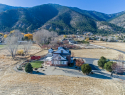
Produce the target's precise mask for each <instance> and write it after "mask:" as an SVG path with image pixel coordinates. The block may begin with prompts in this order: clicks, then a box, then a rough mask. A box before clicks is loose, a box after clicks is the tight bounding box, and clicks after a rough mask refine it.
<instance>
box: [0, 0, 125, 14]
mask: <svg viewBox="0 0 125 95" xmlns="http://www.w3.org/2000/svg"><path fill="white" fill-rule="evenodd" d="M0 3H2V4H7V5H11V6H22V7H32V6H36V5H41V4H47V3H54V4H60V5H64V6H70V7H78V8H80V9H84V10H95V11H99V12H103V13H107V14H111V13H117V12H121V11H124V10H125V0H0Z"/></svg>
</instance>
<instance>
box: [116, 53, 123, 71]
mask: <svg viewBox="0 0 125 95" xmlns="http://www.w3.org/2000/svg"><path fill="white" fill-rule="evenodd" d="M117 59H118V61H117V65H116V73H123V59H124V56H123V55H122V54H119V55H118V58H117Z"/></svg>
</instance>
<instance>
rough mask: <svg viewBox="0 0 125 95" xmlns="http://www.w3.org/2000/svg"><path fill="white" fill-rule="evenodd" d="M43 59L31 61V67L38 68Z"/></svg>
mask: <svg viewBox="0 0 125 95" xmlns="http://www.w3.org/2000/svg"><path fill="white" fill-rule="evenodd" d="M42 63H43V61H34V62H31V65H32V67H33V68H40V67H41V66H42Z"/></svg>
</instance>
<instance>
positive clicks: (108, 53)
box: [71, 49, 125, 59]
mask: <svg viewBox="0 0 125 95" xmlns="http://www.w3.org/2000/svg"><path fill="white" fill-rule="evenodd" d="M71 52H74V54H75V57H85V58H97V59H99V58H100V57H101V56H105V57H106V58H107V59H116V58H117V56H118V55H119V54H123V53H120V52H118V51H116V50H112V49H79V50H71ZM123 55H124V57H125V54H123Z"/></svg>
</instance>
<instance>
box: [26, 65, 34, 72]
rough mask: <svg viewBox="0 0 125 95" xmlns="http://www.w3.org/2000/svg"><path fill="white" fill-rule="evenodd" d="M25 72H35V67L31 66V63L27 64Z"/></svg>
mask: <svg viewBox="0 0 125 95" xmlns="http://www.w3.org/2000/svg"><path fill="white" fill-rule="evenodd" d="M25 71H26V72H27V73H31V72H32V71H33V67H32V66H31V64H30V63H28V64H26V66H25Z"/></svg>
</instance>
